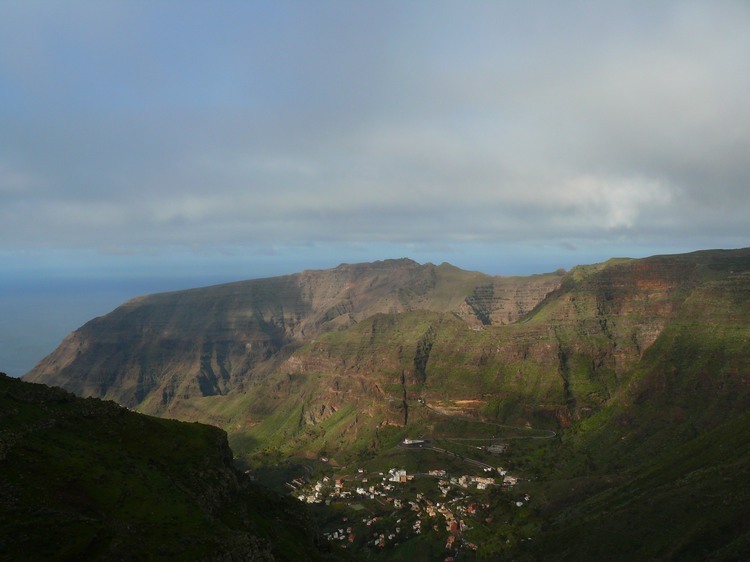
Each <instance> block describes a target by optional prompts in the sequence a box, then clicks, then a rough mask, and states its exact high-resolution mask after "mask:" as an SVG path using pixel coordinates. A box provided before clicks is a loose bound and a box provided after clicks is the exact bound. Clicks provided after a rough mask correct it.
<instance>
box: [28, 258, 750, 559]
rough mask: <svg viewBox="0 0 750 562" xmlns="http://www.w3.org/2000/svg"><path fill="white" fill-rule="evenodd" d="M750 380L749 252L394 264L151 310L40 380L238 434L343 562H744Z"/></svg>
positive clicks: (211, 291)
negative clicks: (527, 266) (527, 272)
mask: <svg viewBox="0 0 750 562" xmlns="http://www.w3.org/2000/svg"><path fill="white" fill-rule="evenodd" d="M749 373H750V249H738V250H708V251H699V252H693V253H690V254H679V255H667V256H653V257H650V258H644V259H638V260H634V259H625V258H618V259H612V260H609V261H607V262H604V263H599V264H591V265H583V266H578V267H575V268H573V269H572V270H571V271H567V272H566V271H556V272H552V273H545V274H540V275H532V276H528V277H497V276H489V275H485V274H482V273H479V272H469V271H462V270H460V269H458V268H455V267H453V266H451V265H450V264H440V265H433V264H423V265H421V264H418V263H416V262H413V261H411V260H406V259H402V260H386V261H383V262H374V263H370V264H342V265H341V266H339V267H337V268H334V269H330V270H320V271H306V272H302V273H300V274H295V275H289V276H284V277H279V278H269V279H260V280H252V281H242V282H237V283H230V284H224V285H217V286H213V287H204V288H198V289H192V290H189V291H177V292H172V293H161V294H156V295H147V296H143V297H138V298H136V299H133V300H131V301H128V302H126V303H124V304H123V305H122V306H120V307H118V308H117V309H115V310H114V311H112V312H111V313H110V314H108V315H105V316H103V317H101V318H96V319H93V320H91V321H90V322H88V323H87V324H85V325H84V326H82V327H81V328H80V329H78V330H76V331H75V332H73V333H72V334H70V335H69V336H68V337H67V338H66V339H65V340H64V341H63V342H62V343H61V345H60V346H59V347H58V349H57V350H55V351H54V352H53V353H52V354H50V355H49V356H48V357H46V358H45V359H43V360H42V361H41V362H40V363H39V364H38V365H37V366H36V367H35V368H34V369H33V370H32V371H31V372H29V373H28V374H27V375H25V377H24V378H25V379H26V380H28V381H33V382H42V383H44V384H49V385H53V386H60V387H62V388H65V389H66V390H68V391H70V392H73V393H75V394H77V395H79V396H88V397H95V398H99V399H104V400H111V401H115V402H117V403H119V404H122V405H124V406H127V407H128V408H130V409H132V410H134V411H137V412H140V413H143V414H148V415H151V416H157V417H160V418H174V419H179V420H183V421H188V422H196V421H197V422H201V423H208V424H211V425H214V426H218V427H220V428H221V429H223V430H224V431H225V432H226V434H227V437H228V443H229V445H230V446H231V449H232V452H233V455H234V464H235V466H236V467H238V468H239V469H240V470H241V471H242V472H245V471H249V472H248V474H251V475H252V476H253V477H254V478H255V481H256V483H262V484H263V485H264V486H266V487H268V488H270V489H272V490H275V491H276V492H278V493H281V494H283V495H284V496H293V502H294V504H295V505H296V506H297V507H298V508H300V509H304V508H305V507H307V508H308V509H309V510H310V513H311V514H312V515H313V517H314V519H315V521H316V522H317V523H318V525H319V527H320V531H321V533H322V535H321V536H323V537H326V538H325V541H324V543H325V544H327V545H328V547H329V548H330V551H329V553H330V554H331V555H332V556H335V555H343V556H344V557H345V558H351V557H352V556H354V555H355V554H356V556H359V557H361V558H363V559H371V558H373V559H375V558H378V557H380V558H383V559H393V560H399V559H404V560H405V559H411V560H414V559H418V558H415V556H416V555H415V554H414V553H415V552H420V553H422V554H424V555H425V556H427V555H426V554H425V553H429V556H428V559H443V558H444V557H445V555H446V552H447V553H449V554H450V553H453V554H456V553H457V552H460V556H461V557H464V558H466V557H469V556H472V557H475V558H476V559H478V560H492V559H493V558H496V557H498V556H499V557H501V558H510V559H513V558H515V559H518V560H545V561H549V560H569V559H578V560H602V559H608V560H649V559H658V560H681V561H682V560H696V561H699V560H700V561H704V560H726V561H729V560H742V559H746V558H747V556H750V527H748V525H747V521H750V497H748V492H747V490H750V453H749V452H748V451H750V432H748V429H747V427H750V425H748V421H749V420H748V415H750V414H748V412H750V375H749ZM321 459H326V460H325V461H323V460H321ZM488 468H489V469H490V470H489V472H488V471H487V469H488ZM360 469H361V470H362V472H360ZM498 469H501V471H505V474H504V475H503V474H501V473H500V472H498ZM402 470H403V471H406V472H405V476H406V482H401V481H400V475H401V473H400V472H398V471H402ZM440 471H445V474H442V472H440ZM431 472H432V473H433V474H430V473H431ZM381 473H382V474H381ZM396 473H398V474H399V482H391V480H390V478H392V477H394V476H395V474H396ZM409 475H412V476H413V478H412V479H411V480H409V478H408V477H409ZM507 476H512V477H515V478H517V481H516V482H515V483H514V484H513V485H512V487H511V486H505V485H504V484H505V478H506V477H507ZM326 478H327V480H325V479H326ZM365 478H366V479H367V482H363V480H364V479H365ZM476 478H495V482H494V483H489V481H487V482H484V483H483V485H484V489H478V488H477V486H476V484H477V480H476ZM501 478H502V480H501ZM383 479H385V481H384V480H383ZM337 481H339V484H340V485H339V487H338V488H337V487H336V483H337ZM441 481H443V482H445V484H443V485H442V488H443V489H445V490H446V491H445V492H444V491H443V490H442V489H441V487H440V486H441V484H440V482H441ZM462 482H463V484H466V487H464V485H463V484H462ZM479 482H480V483H482V481H479ZM290 486H291V487H290ZM386 486H388V487H389V488H386ZM316 487H319V489H317V490H316V489H315V488H316ZM370 487H372V490H370ZM292 488H293V489H292ZM358 489H361V490H362V492H359V491H358ZM376 492H377V493H376ZM316 494H318V495H317V496H316ZM418 495H419V496H418ZM300 496H303V501H300V499H299V498H300ZM370 496H372V497H370ZM527 496H528V499H527ZM310 498H312V501H311V502H310V501H309V499H310ZM287 499H289V498H287ZM318 500H320V501H318ZM397 500H398V504H399V505H400V507H396V503H397ZM326 502H328V504H327V505H326ZM409 502H412V503H409ZM427 502H430V503H427ZM518 502H521V505H518ZM438 504H440V506H438ZM471 506H474V507H471ZM459 507H460V508H461V509H459ZM417 508H418V509H417ZM428 508H430V509H428ZM440 508H443V511H442V512H441V511H440ZM469 511H471V513H469ZM430 512H432V513H433V514H434V515H431V514H430ZM461 519H463V521H464V526H463V528H462V527H461V525H460V521H461ZM399 520H400V521H399ZM368 521H369V522H370V524H369V525H368V524H367V523H368ZM417 521H419V524H418V523H417ZM451 522H452V523H451ZM453 523H455V524H456V525H457V526H458V529H451V527H452V526H453ZM435 527H437V530H436V528H435ZM350 528H351V530H349V529H350ZM397 528H398V529H399V530H398V532H397V531H396V529H397ZM417 529H419V531H420V532H419V533H417V532H416V531H417ZM454 531H459V532H458V533H455V534H454ZM381 535H382V536H381ZM342 536H343V537H344V538H343V539H342ZM350 536H353V537H354V538H353V539H352V541H351V542H350V540H349V537H350ZM450 537H453V541H452V542H451V543H450V545H449V546H450V548H448V549H446V545H447V544H448V542H449V538H450ZM529 539H531V540H529ZM464 540H465V541H466V542H467V543H471V544H473V545H475V546H476V550H474V549H473V548H470V547H468V545H467V546H466V548H464V546H463V545H464V544H465V543H464V542H463V541H464ZM396 543H398V545H397V544H396ZM459 546H460V547H461V550H460V551H457V550H456V549H457V548H458V547H459ZM344 547H345V548H344ZM441 557H442V558H441Z"/></svg>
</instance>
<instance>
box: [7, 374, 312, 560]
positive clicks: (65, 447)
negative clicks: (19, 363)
mask: <svg viewBox="0 0 750 562" xmlns="http://www.w3.org/2000/svg"><path fill="white" fill-rule="evenodd" d="M231 462H232V453H231V451H230V449H229V446H228V444H227V438H226V434H225V433H224V432H223V431H222V430H220V429H218V428H215V427H211V426H207V425H203V424H198V423H184V422H178V421H173V420H164V419H158V418H153V417H150V416H144V415H140V414H136V413H133V412H129V411H127V410H126V409H125V408H122V407H120V406H118V405H116V404H115V403H113V402H104V401H101V400H98V399H93V398H89V399H81V398H77V397H75V396H74V395H72V394H70V393H68V392H66V391H64V390H62V389H59V388H50V387H47V386H45V385H41V384H31V383H26V382H22V381H20V380H18V379H14V378H11V377H8V376H6V375H5V374H2V373H0V560H3V561H14V562H18V561H23V560H29V561H31V560H168V559H169V560H221V561H224V560H226V561H244V560H308V559H309V560H316V559H322V558H323V556H322V554H321V553H320V552H319V551H318V549H317V547H316V545H315V542H314V533H313V530H312V529H313V528H312V525H311V523H310V521H309V520H308V519H307V518H306V516H305V515H304V511H303V510H302V509H300V507H301V506H299V505H298V504H295V503H293V502H292V501H291V500H289V499H287V498H282V497H278V496H276V495H274V494H271V493H270V492H267V491H265V490H263V489H260V488H258V487H257V486H255V485H253V484H251V483H249V482H247V481H245V479H244V476H243V475H241V474H239V473H238V472H237V471H235V470H234V469H233V468H232V465H231Z"/></svg>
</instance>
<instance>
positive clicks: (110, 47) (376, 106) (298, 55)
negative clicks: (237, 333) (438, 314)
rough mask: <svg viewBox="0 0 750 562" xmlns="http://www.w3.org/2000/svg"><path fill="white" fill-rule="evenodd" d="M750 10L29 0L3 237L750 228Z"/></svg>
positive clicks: (552, 236) (743, 231) (281, 237)
mask: <svg viewBox="0 0 750 562" xmlns="http://www.w3.org/2000/svg"><path fill="white" fill-rule="evenodd" d="M749 28H750V7H748V5H747V4H744V3H740V2H731V1H726V2H722V1H717V2H689V1H688V2H685V1H679V2H677V1H674V2H659V3H652V2H621V3H620V2H607V3H595V2H572V3H567V2H566V3H560V2H552V1H550V2H534V3H521V2H492V3H489V2H488V3H480V2H476V3H469V4H467V3H455V2H429V3H427V2H424V3H422V2H389V1H386V2H372V3H370V2H357V3H351V2H334V1H330V2H322V3H298V2H252V3H236V2H229V1H227V2H223V3H218V4H217V3H211V5H209V4H207V3H205V2H190V1H188V2H183V1H180V2H177V1H174V2H170V1H164V2H155V3H140V2H136V3H133V2H97V3H93V2H67V3H64V4H61V3H57V2H36V3H35V2H23V3H21V2H18V3H5V4H4V5H3V6H2V7H0V252H4V253H5V254H6V255H11V254H13V253H14V252H19V251H33V252H45V251H68V250H71V249H72V250H80V251H94V252H97V251H98V252H104V253H113V254H118V253H122V254H126V255H134V254H135V255H137V254H139V253H143V254H147V253H149V252H151V253H153V252H159V251H160V249H164V248H173V247H181V248H193V249H195V248H199V249H200V250H201V251H204V252H222V251H225V250H226V248H238V247H244V248H247V249H248V250H249V251H251V252H256V253H257V252H260V253H263V252H271V251H278V249H279V248H287V249H289V248H291V250H287V251H289V252H295V251H299V250H296V249H295V248H297V249H298V248H305V247H309V246H310V245H313V246H320V247H324V246H326V245H331V246H335V245H341V244H353V245H362V247H367V246H368V245H369V246H377V245H379V244H388V245H391V247H396V248H398V247H402V248H404V249H405V252H404V253H406V251H407V250H408V249H409V248H411V249H414V248H419V247H432V248H439V247H444V248H452V249H454V250H455V249H456V248H462V249H463V250H462V251H464V252H471V251H472V248H474V247H478V245H481V246H482V247H483V250H482V252H486V251H487V249H488V248H490V249H491V248H493V247H494V248H498V249H500V248H505V247H510V246H514V247H516V248H519V247H525V248H528V249H529V251H533V248H541V247H548V246H550V245H553V246H556V247H559V248H563V247H566V248H579V249H580V248H593V247H598V248H601V247H602V246H606V245H607V244H611V245H613V246H614V245H617V247H618V248H625V249H630V253H631V254H632V255H639V254H642V253H643V252H648V251H651V250H652V249H653V248H663V249H664V250H665V251H667V250H670V249H672V248H677V247H679V248H683V247H684V248H694V249H698V248H703V247H718V246H721V247H731V246H738V245H748V241H747V237H748V232H750V228H749V227H750V219H748V218H747V217H748V210H750V190H749V189H748V185H749V182H748V180H749V179H750V164H748V162H749V160H748V157H747V153H748V147H749V146H750V105H748V103H747V100H748V99H750V73H748V72H747V60H748V58H749V57H750V34H748V33H747V29H749ZM604 252H605V254H607V253H608V252H607V251H606V250H604ZM609 253H613V252H609ZM381 257H388V256H381ZM446 259H448V258H446Z"/></svg>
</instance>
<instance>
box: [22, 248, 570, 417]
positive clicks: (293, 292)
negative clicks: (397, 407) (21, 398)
mask: <svg viewBox="0 0 750 562" xmlns="http://www.w3.org/2000/svg"><path fill="white" fill-rule="evenodd" d="M560 280H561V277H560V276H559V275H549V276H539V277H538V278H534V279H533V280H530V281H528V282H527V281H526V280H525V279H516V280H510V281H505V280H499V281H498V280H495V279H494V278H492V277H489V276H486V275H483V274H478V273H472V272H464V271H460V270H458V269H456V268H453V267H451V266H449V265H447V264H444V265H441V266H433V265H431V264H428V265H425V266H421V265H419V264H417V263H415V262H413V261H411V260H390V261H384V262H376V263H373V264H358V265H341V266H339V267H337V268H335V269H332V270H327V271H306V272H303V273H300V274H297V275H291V276H286V277H278V278H271V279H260V280H255V281H246V282H240V283H232V284H227V285H220V286H215V287H207V288H204V289H195V290H189V291H180V292H175V293H165V294H158V295H151V296H146V297H139V298H136V299H133V300H131V301H130V302H127V303H125V304H124V305H122V306H121V307H119V308H118V309H116V310H115V311H113V312H112V313H110V314H108V315H107V316H105V317H102V318H97V319H94V320H92V321H91V322H89V323H87V324H86V325H84V326H83V327H81V328H80V329H79V330H77V331H75V332H73V333H72V334H71V335H70V336H68V337H67V338H66V339H65V341H63V343H62V344H61V345H60V346H59V348H58V349H57V350H56V351H55V352H54V353H52V354H51V355H50V356H49V357H47V358H45V359H44V360H43V361H42V362H40V363H39V365H37V366H36V367H35V368H34V369H33V370H32V371H31V372H30V373H28V374H27V375H26V376H25V379H26V380H29V381H38V382H45V383H48V384H54V385H59V386H61V387H63V388H66V389H68V390H71V391H72V392H75V393H76V394H79V395H83V396H96V397H102V398H108V399H113V400H116V401H117V402H119V403H121V404H123V405H126V406H129V407H135V406H137V405H139V404H142V403H144V402H149V403H150V404H151V407H150V410H151V411H159V409H160V408H161V409H163V408H166V407H167V406H168V405H169V404H170V403H172V402H173V401H175V400H181V399H185V398H190V397H196V396H215V395H223V394H226V393H228V392H229V391H231V390H233V389H237V388H239V387H241V386H242V385H243V384H246V383H248V382H249V381H250V380H251V379H253V378H257V377H258V376H261V375H263V374H265V373H267V372H268V371H269V370H272V369H273V368H274V366H275V365H277V364H278V362H279V361H282V360H284V359H285V358H286V357H288V356H289V354H290V353H291V352H292V351H293V350H294V349H296V348H298V347H299V346H300V345H302V344H304V343H306V342H308V341H311V340H312V339H314V338H315V337H316V336H318V335H320V334H322V333H325V332H327V331H331V330H343V329H346V328H349V327H350V326H353V325H355V324H356V323H357V322H360V321H362V320H364V319H366V318H368V317H371V316H372V315H374V314H378V313H382V314H399V313H403V312H406V311H410V310H428V311H430V310H434V311H440V312H451V311H456V313H457V314H460V315H462V316H463V317H464V318H465V319H466V320H467V321H468V322H475V323H481V322H485V321H486V320H485V316H486V315H488V314H489V315H492V316H497V315H498V314H499V313H498V311H501V310H502V311H503V312H502V315H503V316H505V317H507V314H508V313H506V312H505V311H504V308H503V307H505V306H506V305H505V301H512V305H511V306H510V309H512V310H513V311H515V312H513V313H514V314H517V313H518V310H519V307H520V308H521V309H524V310H525V309H531V308H533V307H534V306H535V305H536V304H537V303H538V302H539V301H541V300H542V299H543V298H544V297H545V296H546V294H547V293H548V292H549V291H551V290H553V289H554V288H556V287H557V286H558V285H559V283H560ZM493 283H495V284H497V285H498V286H499V288H498V290H497V291H496V293H497V296H496V297H495V300H494V301H490V302H485V303H483V304H482V306H481V310H480V308H478V307H477V305H474V308H472V306H470V305H467V304H466V303H467V302H468V301H470V299H471V296H472V295H473V294H474V293H475V292H476V291H477V290H478V287H480V286H490V287H491V286H493ZM503 295H507V296H506V297H503ZM475 309H476V311H475ZM510 309H509V310H510ZM487 318H489V316H487Z"/></svg>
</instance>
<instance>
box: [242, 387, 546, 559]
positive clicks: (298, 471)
mask: <svg viewBox="0 0 750 562" xmlns="http://www.w3.org/2000/svg"><path fill="white" fill-rule="evenodd" d="M412 408H422V409H423V410H424V411H425V412H427V415H428V416H430V417H433V418H435V419H437V420H440V421H441V422H442V423H443V424H444V426H447V427H450V426H453V425H455V426H456V427H455V429H458V428H459V426H460V427H461V431H459V432H458V433H460V434H461V435H462V436H461V437H456V436H452V434H451V433H447V434H446V435H437V434H433V435H429V436H420V438H409V437H407V438H404V439H403V440H402V441H400V442H399V443H397V444H396V446H394V447H393V448H391V449H390V450H387V451H382V452H381V453H380V454H379V455H378V456H377V457H376V458H374V459H370V460H365V461H364V462H361V463H359V464H356V465H350V466H342V465H339V464H338V462H337V461H336V460H335V459H332V458H328V457H322V458H319V459H309V460H308V459H296V460H294V459H287V460H286V461H285V462H284V463H282V466H283V468H281V469H273V468H270V467H265V470H263V471H262V474H263V476H260V478H259V480H260V481H263V480H265V481H266V482H268V480H269V479H268V476H269V471H270V472H278V473H280V474H283V475H284V476H285V477H286V478H287V480H286V481H284V482H283V484H281V481H280V480H277V483H276V486H275V487H274V489H275V491H277V492H278V493H287V494H289V495H290V496H291V497H293V498H296V499H298V500H299V501H300V502H302V503H305V504H308V505H309V506H310V510H311V514H312V515H313V516H314V517H315V518H316V520H317V521H318V524H319V526H320V529H321V531H322V533H323V537H324V538H325V539H326V540H327V541H329V542H330V543H331V545H332V547H333V549H334V550H335V551H340V552H341V553H342V555H345V556H348V557H350V558H352V559H355V558H356V559H360V558H361V559H363V560H367V559H373V558H386V559H388V560H410V559H411V560H413V559H414V557H415V556H417V557H418V559H424V560H442V559H443V558H445V557H455V558H461V559H487V558H490V557H496V556H501V555H505V554H506V553H513V552H517V551H518V550H519V548H520V547H521V546H522V545H523V543H525V542H527V541H531V540H533V536H534V535H536V534H537V533H538V531H539V529H538V525H539V523H540V522H539V520H538V516H537V515H535V512H537V511H538V509H537V508H535V507H534V504H533V502H532V498H531V496H530V495H529V493H527V492H524V491H521V490H523V481H524V476H522V475H521V474H519V473H517V472H515V473H513V474H511V473H510V472H509V471H508V470H506V469H505V468H503V466H502V464H503V463H504V462H505V460H507V459H508V457H511V456H512V452H511V449H512V447H511V445H510V440H519V439H525V440H539V439H541V440H547V439H554V438H555V437H556V434H555V432H554V431H551V430H542V431H540V430H534V429H532V428H528V427H514V426H508V425H500V424H493V423H491V422H482V421H478V420H472V419H466V418H460V417H458V416H455V417H454V416H450V415H449V414H446V413H445V412H441V411H438V410H436V409H434V408H433V407H431V405H430V404H428V403H426V402H425V401H424V400H422V399H417V400H414V401H413V404H412ZM467 422H468V423H469V424H470V425H471V426H472V427H473V431H476V432H477V433H476V434H472V433H471V431H472V430H471V429H470V430H469V433H466V427H465V424H466V423H467ZM490 432H491V433H492V435H490ZM389 464H390V465H398V466H390V467H388V468H386V465H389ZM250 472H252V471H250ZM264 476H265V478H264ZM501 538H502V540H501ZM503 541H504V542H503Z"/></svg>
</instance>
